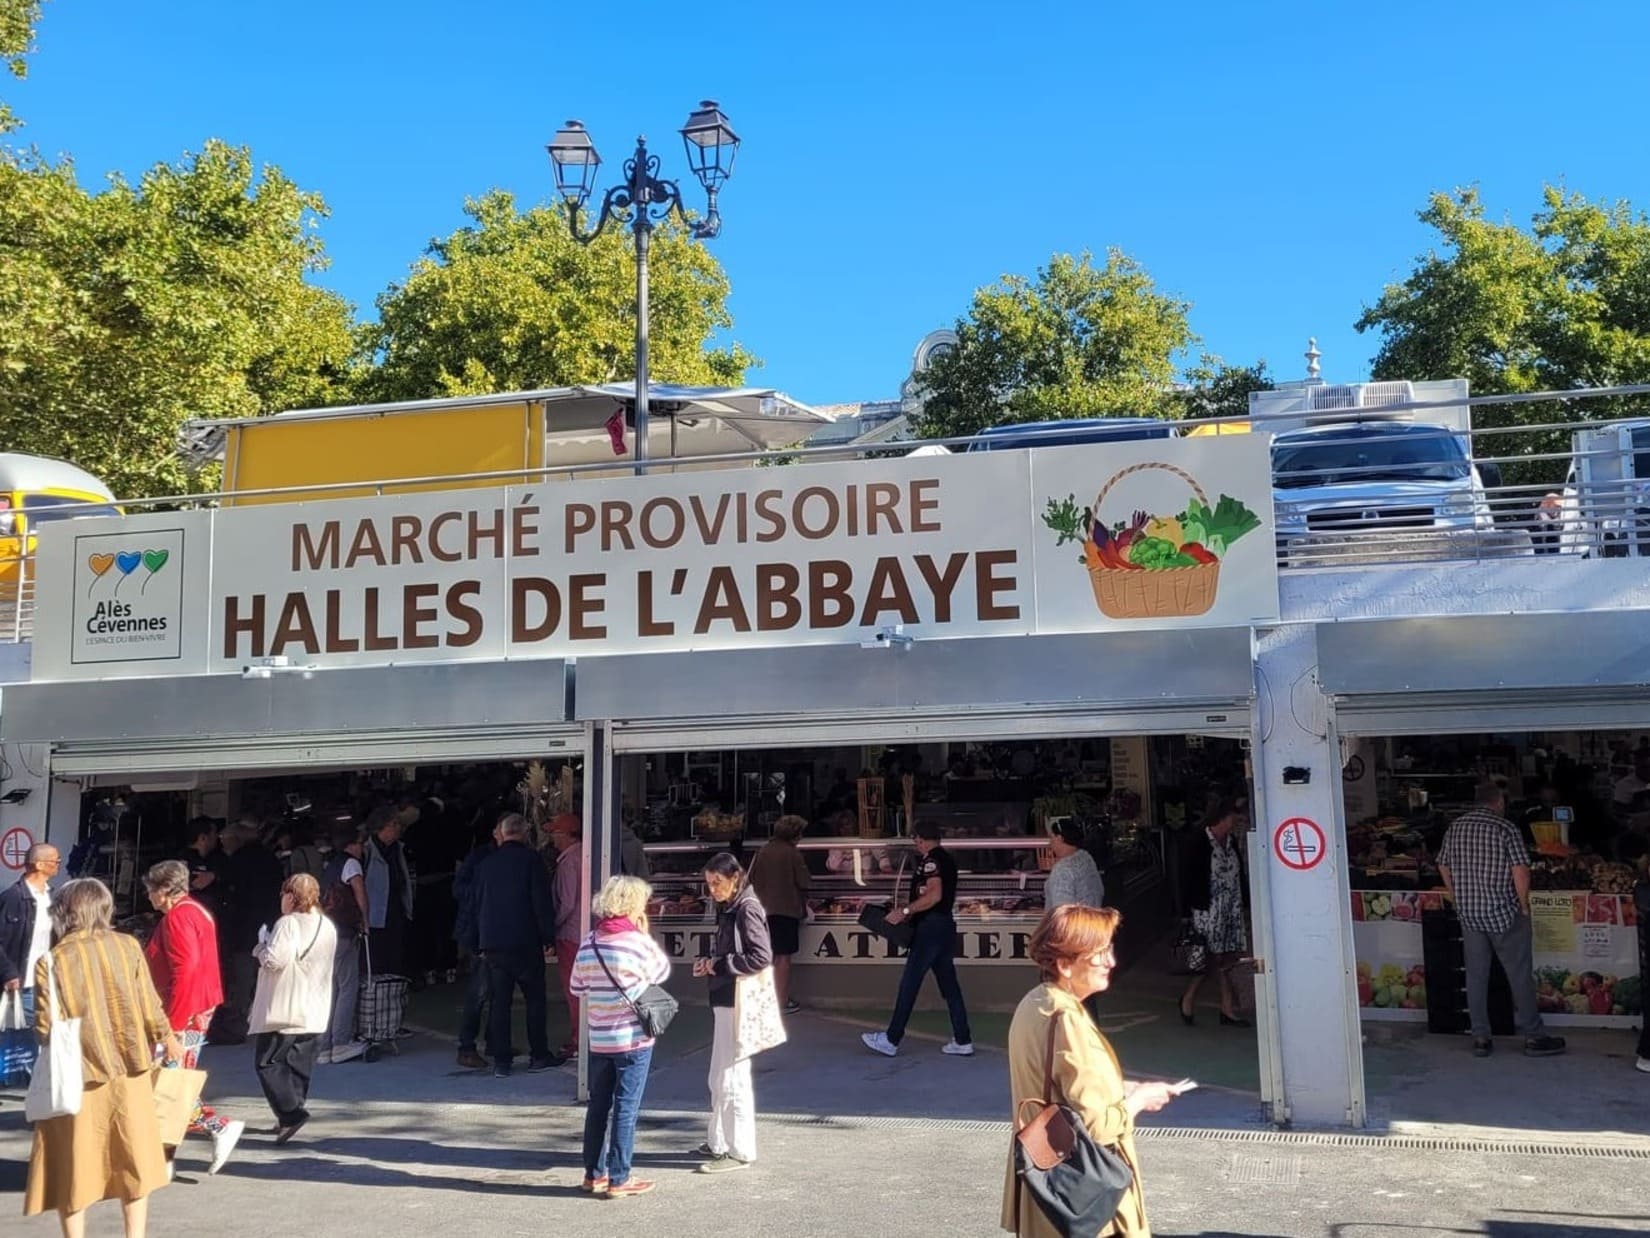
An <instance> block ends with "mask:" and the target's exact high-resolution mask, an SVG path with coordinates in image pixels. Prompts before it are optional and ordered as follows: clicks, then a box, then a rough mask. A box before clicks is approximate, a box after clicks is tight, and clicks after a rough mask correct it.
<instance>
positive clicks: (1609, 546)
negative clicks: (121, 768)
mask: <svg viewBox="0 0 1650 1238" xmlns="http://www.w3.org/2000/svg"><path fill="white" fill-rule="evenodd" d="M1605 401H1609V402H1611V404H1612V406H1606V407H1604V408H1603V410H1602V411H1595V413H1594V414H1593V415H1592V416H1590V417H1583V416H1579V415H1578V416H1570V415H1569V414H1570V413H1571V412H1579V411H1580V410H1581V409H1582V408H1584V407H1589V408H1592V409H1594V410H1599V409H1600V407H1601V404H1602V402H1605ZM1530 405H1550V406H1552V407H1553V408H1554V410H1555V412H1556V415H1557V416H1558V418H1559V419H1557V420H1542V421H1539V422H1537V423H1535V424H1528V425H1503V424H1495V422H1497V421H1503V420H1506V418H1507V417H1508V416H1509V415H1510V412H1509V410H1515V409H1519V408H1524V407H1526V406H1530ZM1634 406H1636V407H1634ZM1462 408H1466V409H1467V410H1469V412H1468V419H1469V420H1470V421H1471V422H1472V425H1471V428H1470V430H1468V429H1464V428H1461V427H1453V428H1452V427H1445V426H1432V425H1430V424H1429V423H1427V421H1426V418H1427V416H1428V414H1429V411H1432V410H1443V409H1462ZM1400 415H1402V416H1400ZM1641 418H1642V419H1643V420H1644V436H1645V437H1644V444H1645V446H1644V449H1643V450H1642V452H1640V451H1638V450H1636V444H1635V445H1633V449H1629V450H1628V451H1627V452H1626V453H1625V456H1626V458H1625V460H1623V459H1621V458H1620V457H1621V454H1622V453H1620V452H1618V451H1616V450H1614V449H1605V448H1602V447H1600V448H1595V449H1592V450H1585V449H1582V448H1581V447H1580V445H1579V444H1580V436H1581V435H1582V434H1583V432H1586V431H1591V430H1602V429H1606V428H1609V427H1612V426H1619V425H1621V423H1622V422H1623V421H1637V420H1639V419H1641ZM1289 419H1290V424H1291V426H1295V425H1298V424H1300V423H1304V422H1311V423H1320V427H1321V426H1330V427H1335V426H1343V427H1344V426H1346V425H1348V424H1350V423H1354V422H1356V423H1358V425H1359V427H1360V429H1345V430H1344V433H1343V432H1342V431H1341V430H1335V429H1324V428H1319V429H1317V430H1315V431H1314V432H1313V434H1312V443H1313V446H1314V448H1316V449H1319V450H1320V451H1322V452H1327V453H1328V454H1329V456H1330V457H1331V458H1332V457H1333V455H1334V453H1335V452H1336V451H1340V452H1342V453H1343V454H1344V455H1345V456H1346V457H1347V458H1345V459H1343V460H1342V461H1341V462H1339V463H1330V464H1325V465H1317V464H1315V465H1313V466H1311V467H1310V468H1307V467H1301V468H1296V469H1290V468H1287V467H1280V468H1278V469H1276V470H1275V472H1274V483H1275V489H1274V515H1275V517H1276V522H1277V547H1276V550H1277V555H1278V564H1279V567H1280V569H1282V570H1285V571H1291V572H1296V571H1313V570H1325V569H1345V568H1350V567H1369V566H1378V565H1394V564H1399V565H1401V564H1414V563H1426V562H1439V561H1458V562H1464V561H1484V560H1496V559H1509V558H1515V559H1522V558H1531V557H1535V556H1542V555H1571V556H1577V557H1581V558H1615V557H1624V556H1631V557H1641V556H1642V557H1647V558H1650V384H1638V385H1624V386H1615V387H1598V388H1587V389H1577V390H1568V391H1548V392H1528V393H1522V394H1519V395H1511V396H1474V397H1470V398H1461V399H1449V400H1443V401H1415V402H1411V403H1406V404H1389V405H1385V406H1382V407H1379V408H1366V409H1346V410H1336V411H1334V412H1314V413H1298V414H1290V415H1289ZM1405 419H1412V421H1411V428H1410V429H1409V430H1408V431H1406V432H1403V434H1402V439H1403V446H1404V448H1405V449H1407V450H1406V451H1405V452H1404V453H1397V452H1389V453H1388V454H1387V455H1386V456H1384V457H1382V458H1380V459H1372V458H1371V457H1369V455H1368V453H1367V452H1365V454H1364V457H1363V458H1360V457H1359V455H1358V453H1359V451H1360V449H1361V448H1364V447H1366V446H1367V444H1368V438H1367V436H1366V435H1365V434H1364V433H1363V432H1362V429H1361V427H1367V426H1371V425H1375V426H1379V425H1381V424H1382V423H1390V422H1393V421H1400V420H1405ZM1173 426H1174V430H1175V432H1176V433H1178V434H1180V435H1186V434H1189V433H1191V432H1193V431H1195V430H1198V429H1208V430H1220V431H1222V432H1224V431H1241V430H1244V429H1248V428H1251V426H1252V427H1253V428H1254V429H1255V430H1267V429H1270V428H1271V427H1270V426H1269V424H1268V420H1267V419H1257V420H1256V421H1255V422H1253V423H1251V422H1250V420H1249V419H1248V418H1246V417H1209V418H1194V419H1188V420H1185V421H1178V422H1175V423H1173ZM1037 433H1038V438H1039V440H1044V439H1047V438H1048V437H1051V436H1053V437H1061V436H1063V435H1067V434H1069V437H1070V438H1071V440H1072V441H1073V443H1082V442H1085V441H1088V442H1092V441H1095V439H1096V434H1095V431H1094V430H1093V429H1092V428H1091V427H1085V426H1083V425H1074V426H1073V427H1071V429H1070V430H1069V432H1067V431H1061V430H1054V431H1047V430H1041V429H1040V430H1039V431H1038V432H1037ZM1101 441H1129V440H1122V439H1111V440H1106V439H1102V440H1101ZM1134 441H1138V440H1134ZM1286 441H1287V440H1286ZM1452 445H1453V446H1452ZM934 446H937V447H944V448H946V449H948V450H950V451H953V452H964V451H968V450H969V449H970V448H971V447H972V448H974V449H975V450H979V449H980V441H979V439H978V438H977V437H976V436H957V437H951V438H937V439H923V440H919V441H905V442H897V443H889V442H886V441H878V442H875V443H864V442H858V443H854V442H850V443H841V444H833V445H830V446H823V447H810V446H797V447H792V448H787V449H780V450H767V451H762V450H753V451H743V452H730V453H724V454H718V455H706V456H694V457H687V458H670V457H665V458H656V459H650V460H647V461H645V462H642V463H641V465H640V468H641V469H642V470H643V471H645V472H647V473H666V474H668V473H674V472H678V471H684V470H685V471H705V470H715V469H722V468H732V469H738V468H758V467H768V466H775V465H782V464H791V463H802V462H813V461H821V460H842V459H849V460H852V459H886V458H897V457H900V456H903V455H906V454H908V453H910V452H911V451H913V450H915V449H917V448H919V447H934ZM1282 446H1283V444H1282V443H1279V444H1277V445H1275V447H1274V458H1275V459H1278V458H1279V456H1278V452H1279V450H1280V448H1281V447H1282ZM1004 449H1009V448H999V447H997V446H996V445H993V447H992V450H1004ZM1410 457H1413V458H1410ZM1640 463H1642V464H1643V465H1644V468H1643V469H1642V470H1640V469H1638V468H1637V467H1636V466H1637V465H1638V464H1640ZM1617 464H1626V465H1627V466H1628V467H1627V470H1626V475H1625V476H1621V477H1616V478H1613V479H1610V478H1609V475H1610V474H1611V472H1612V471H1613V466H1615V465H1617ZM637 467H638V466H637V464H636V463H635V462H631V461H624V462H622V463H621V462H618V461H603V462H599V463H591V464H559V465H546V466H542V467H538V468H511V469H500V470H495V471H489V472H460V473H445V474H429V475H422V476H415V477H384V478H376V479H369V480H360V481H344V482H324V483H313V484H305V485H294V486H278V487H265V488H257V489H225V490H216V491H206V492H199V493H191V494H173V495H162V496H159V497H155V498H146V499H133V500H122V501H121V503H120V506H121V507H122V508H124V509H125V510H126V511H127V512H141V511H147V510H162V509H167V510H176V509H201V508H214V507H219V506H222V505H224V504H226V503H227V504H233V503H236V502H245V501H247V500H265V501H268V500H275V501H292V502H306V501H324V500H326V499H328V498H332V497H339V496H345V495H359V494H362V493H363V492H365V493H370V494H375V495H388V494H400V493H408V492H412V491H421V490H422V491H427V490H432V489H433V490H439V489H445V488H451V489H459V488H474V487H481V486H486V485H489V484H492V485H498V486H504V485H520V484H532V483H535V482H540V483H545V484H553V483H555V482H558V481H566V480H575V479H578V478H580V477H585V476H588V475H591V474H597V475H607V476H614V477H620V476H622V477H629V476H633V475H634V473H635V471H636V469H637ZM1641 473H1642V475H1640V474H1641ZM1600 475H1602V478H1603V479H1601V478H1600ZM1308 482H1309V483H1310V484H1301V483H1308ZM32 576H33V572H32V563H30V562H28V561H27V560H25V561H23V562H21V563H18V562H12V563H4V562H0V641H18V640H27V639H29V637H30V635H31V634H32V630H33V615H34V585H33V579H32ZM7 582H10V583H9V584H8V583H7Z"/></svg>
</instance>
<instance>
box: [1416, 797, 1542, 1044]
mask: <svg viewBox="0 0 1650 1238" xmlns="http://www.w3.org/2000/svg"><path fill="white" fill-rule="evenodd" d="M1506 808H1507V796H1506V792H1505V791H1503V790H1502V789H1501V788H1500V787H1499V786H1497V785H1496V784H1494V783H1485V784H1484V785H1483V786H1481V787H1479V788H1478V795H1477V807H1476V808H1473V809H1471V810H1470V811H1468V812H1465V813H1463V814H1462V815H1461V816H1459V817H1457V818H1456V819H1455V821H1454V822H1452V823H1451V825H1450V827H1449V832H1448V833H1447V834H1445V835H1444V845H1443V847H1442V848H1441V849H1440V850H1439V852H1438V873H1439V875H1440V876H1441V877H1443V879H1444V888H1445V889H1447V890H1448V891H1449V896H1450V900H1451V901H1452V902H1453V903H1454V904H1455V911H1456V914H1457V915H1458V916H1460V918H1461V938H1462V942H1463V944H1464V946H1465V948H1466V956H1467V1011H1468V1013H1469V1014H1470V1015H1471V1016H1472V1052H1473V1056H1474V1057H1488V1056H1489V1055H1490V1054H1491V1053H1492V1052H1493V1051H1494V1049H1495V1041H1493V1040H1492V1039H1490V965H1491V963H1490V960H1491V955H1492V952H1493V955H1494V957H1495V958H1498V959H1500V960H1501V966H1502V968H1503V969H1504V970H1505V971H1506V973H1507V983H1508V984H1509V985H1510V986H1511V987H1512V996H1513V1008H1514V1010H1515V1011H1516V1012H1517V1017H1518V1034H1519V1035H1520V1036H1522V1037H1524V1053H1525V1055H1526V1056H1527V1057H1552V1056H1553V1055H1554V1054H1558V1053H1563V1052H1564V1038H1563V1037H1562V1036H1548V1035H1546V1034H1545V1031H1544V1029H1543V1027H1542V1023H1541V1011H1540V1009H1539V1008H1538V1007H1537V1006H1536V1001H1535V960H1534V948H1533V942H1532V940H1531V934H1530V853H1529V852H1528V851H1526V850H1525V849H1524V840H1523V838H1522V837H1520V835H1519V833H1518V827H1517V826H1515V825H1514V824H1513V823H1512V822H1511V821H1508V820H1507V819H1506V815H1505V814H1506Z"/></svg>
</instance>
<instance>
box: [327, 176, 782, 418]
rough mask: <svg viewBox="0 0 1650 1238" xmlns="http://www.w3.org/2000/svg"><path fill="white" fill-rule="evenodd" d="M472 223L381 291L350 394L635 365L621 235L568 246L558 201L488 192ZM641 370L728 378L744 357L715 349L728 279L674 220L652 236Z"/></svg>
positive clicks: (460, 388)
mask: <svg viewBox="0 0 1650 1238" xmlns="http://www.w3.org/2000/svg"><path fill="white" fill-rule="evenodd" d="M465 213H466V214H467V215H468V216H469V217H470V219H471V220H472V223H470V224H469V225H467V226H465V227H463V228H460V229H458V230H457V231H455V232H454V233H452V235H450V236H448V237H446V238H444V239H442V240H437V241H435V242H433V243H432V244H431V246H430V249H429V252H428V254H427V255H426V256H425V257H423V258H421V259H420V260H419V261H418V262H417V263H415V264H414V266H413V269H412V273H411V274H410V275H409V276H408V277H407V279H406V280H405V281H404V282H403V283H400V284H396V285H392V286H391V287H390V289H389V290H388V291H387V292H385V293H384V294H383V295H382V296H380V297H379V298H378V312H379V321H378V322H377V323H376V324H373V325H372V326H370V327H368V328H366V329H365V331H364V342H365V345H366V348H367V350H368V352H369V353H370V356H371V360H372V361H373V363H374V364H372V365H371V366H370V367H369V368H366V369H364V370H363V371H362V372H361V375H360V380H361V381H360V384H359V388H358V394H359V395H360V396H361V398H363V399H369V400H410V399H422V398H428V397H436V396H444V395H468V394H475V393H479V392H489V391H512V390H515V391H520V390H530V389H532V388H537V387H560V386H571V385H574V384H580V383H600V382H611V381H615V380H621V379H624V378H627V377H629V376H630V375H631V374H633V373H634V372H635V366H636V361H635V356H636V351H635V333H636V316H635V304H636V283H635V278H636V277H635V265H634V257H633V254H632V250H631V237H630V234H629V233H628V232H626V231H623V230H620V229H617V228H610V229H609V231H607V232H605V233H604V234H603V235H602V236H601V237H600V238H599V239H598V240H597V241H595V242H594V243H593V244H591V245H588V246H586V245H582V244H580V243H579V242H577V241H576V240H574V238H573V236H572V234H571V232H570V231H569V229H568V226H567V215H566V212H565V209H564V208H561V207H534V208H531V209H529V210H526V211H519V210H517V208H516V204H515V200H514V198H513V197H512V196H511V195H510V194H508V193H504V192H502V191H494V192H492V193H489V194H487V195H485V196H483V197H481V198H478V199H474V200H472V201H470V202H468V203H466V204H465ZM649 271H650V279H649V293H650V302H651V312H650V314H649V327H650V334H649V358H648V360H649V364H648V369H649V371H650V373H651V374H652V376H653V378H654V379H655V380H657V381H659V382H671V383H699V384H706V385H736V384H738V383H740V382H742V381H743V379H744V376H745V371H746V370H747V369H748V368H749V367H750V366H752V365H753V364H755V360H754V358H752V357H751V356H750V355H749V354H748V353H746V352H745V351H744V349H742V348H741V347H739V345H737V344H731V345H728V346H726V347H712V346H711V340H712V337H713V335H714V334H715V333H716V332H717V331H719V330H721V329H724V328H727V327H729V326H731V325H732V318H731V317H730V316H729V314H728V311H727V307H726V303H727V296H728V279H727V276H726V275H725V274H724V273H723V271H722V269H721V267H720V266H719V265H718V263H717V262H716V259H715V258H714V256H712V254H711V253H710V251H709V250H708V249H707V248H706V247H705V246H704V245H702V244H701V243H699V242H698V241H695V240H693V239H692V237H690V236H689V235H688V234H687V233H686V232H685V231H684V230H683V229H681V228H678V227H675V226H674V225H670V226H665V227H661V228H660V229H659V230H658V231H657V232H655V233H654V234H653V238H652V249H651V263H650V267H649Z"/></svg>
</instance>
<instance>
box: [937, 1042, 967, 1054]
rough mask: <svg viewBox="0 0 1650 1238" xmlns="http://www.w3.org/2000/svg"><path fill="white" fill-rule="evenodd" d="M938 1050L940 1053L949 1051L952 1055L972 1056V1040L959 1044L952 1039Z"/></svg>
mask: <svg viewBox="0 0 1650 1238" xmlns="http://www.w3.org/2000/svg"><path fill="white" fill-rule="evenodd" d="M940 1052H941V1053H949V1054H950V1055H951V1056H952V1057H973V1056H974V1042H973V1041H970V1042H969V1043H968V1044H966V1045H959V1044H958V1043H957V1042H956V1041H954V1040H953V1041H951V1042H950V1043H949V1044H947V1045H946V1046H945V1048H943V1049H941V1050H940Z"/></svg>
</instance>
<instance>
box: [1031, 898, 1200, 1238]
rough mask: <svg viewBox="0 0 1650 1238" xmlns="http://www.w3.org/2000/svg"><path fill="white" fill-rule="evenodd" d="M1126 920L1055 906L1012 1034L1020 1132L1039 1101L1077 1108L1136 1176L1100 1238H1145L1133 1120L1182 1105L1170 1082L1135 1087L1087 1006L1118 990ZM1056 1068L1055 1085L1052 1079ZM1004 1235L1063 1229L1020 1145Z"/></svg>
mask: <svg viewBox="0 0 1650 1238" xmlns="http://www.w3.org/2000/svg"><path fill="white" fill-rule="evenodd" d="M1122 919H1123V917H1122V916H1120V915H1119V914H1118V913H1117V912H1116V911H1115V910H1114V909H1112V908H1110V907H1084V906H1081V905H1079V904H1076V903H1067V904H1065V905H1064V906H1060V907H1053V908H1050V909H1049V910H1048V911H1047V912H1045V913H1044V914H1043V919H1042V922H1041V923H1039V924H1038V926H1037V930H1036V932H1034V933H1033V934H1032V935H1031V947H1030V949H1031V959H1032V962H1034V963H1036V964H1037V970H1038V972H1039V973H1040V974H1041V976H1042V983H1041V984H1039V985H1038V986H1037V987H1036V988H1034V989H1032V990H1031V992H1029V993H1027V994H1026V995H1025V997H1024V998H1022V999H1021V1001H1020V1005H1019V1007H1018V1008H1017V1009H1016V1010H1015V1011H1014V1018H1013V1021H1012V1022H1011V1023H1010V1024H1009V1028H1008V1074H1009V1104H1010V1105H1011V1106H1012V1107H1013V1108H1012V1113H1013V1121H1014V1129H1015V1131H1016V1133H1018V1131H1019V1130H1020V1129H1021V1127H1022V1126H1023V1125H1024V1124H1025V1122H1026V1120H1028V1119H1029V1118H1031V1117H1033V1116H1035V1112H1036V1110H1035V1108H1034V1107H1033V1106H1032V1105H1026V1106H1024V1110H1023V1112H1022V1108H1021V1102H1023V1101H1028V1100H1033V1101H1035V1100H1041V1099H1042V1098H1044V1097H1047V1098H1048V1099H1049V1100H1051V1101H1055V1102H1057V1103H1060V1104H1063V1105H1066V1106H1068V1107H1070V1108H1071V1109H1073V1110H1075V1111H1076V1113H1077V1115H1078V1117H1079V1118H1081V1119H1082V1122H1083V1125H1084V1126H1085V1127H1087V1128H1088V1132H1089V1134H1090V1136H1092V1137H1093V1139H1094V1141H1095V1142H1096V1143H1097V1144H1099V1145H1101V1146H1102V1147H1108V1148H1116V1149H1117V1151H1118V1153H1119V1154H1120V1155H1121V1156H1122V1158H1123V1159H1124V1160H1125V1161H1126V1162H1128V1165H1129V1168H1130V1169H1131V1170H1132V1171H1133V1173H1134V1178H1133V1181H1131V1182H1130V1184H1129V1189H1128V1190H1127V1191H1126V1192H1125V1193H1124V1195H1123V1198H1122V1201H1121V1202H1120V1203H1119V1205H1118V1209H1117V1214H1116V1215H1115V1216H1114V1217H1113V1218H1112V1220H1111V1223H1110V1224H1109V1225H1107V1226H1106V1227H1105V1228H1104V1229H1102V1230H1101V1231H1100V1233H1101V1234H1102V1235H1125V1236H1127V1238H1144V1236H1147V1235H1150V1233H1151V1227H1150V1226H1149V1225H1148V1224H1147V1222H1146V1205H1145V1196H1144V1195H1143V1193H1142V1191H1141V1186H1140V1161H1139V1159H1138V1158H1137V1157H1136V1155H1135V1150H1134V1119H1135V1116H1136V1115H1137V1114H1140V1113H1154V1112H1156V1111H1157V1110H1159V1109H1161V1108H1163V1106H1164V1105H1166V1104H1168V1103H1169V1102H1170V1101H1171V1100H1173V1099H1174V1097H1175V1095H1176V1093H1175V1092H1174V1091H1173V1090H1172V1089H1170V1087H1169V1085H1168V1084H1166V1083H1134V1082H1131V1081H1129V1080H1125V1079H1124V1078H1123V1070H1122V1067H1121V1066H1119V1065H1118V1062H1117V1054H1116V1053H1114V1052H1113V1051H1112V1047H1111V1045H1110V1043H1109V1042H1108V1041H1107V1040H1106V1038H1105V1037H1104V1036H1102V1035H1101V1034H1100V1031H1099V1029H1098V1028H1097V1027H1096V1026H1095V1024H1094V1020H1093V1019H1091V1018H1090V1017H1089V1013H1088V1011H1087V1010H1086V1009H1085V1008H1084V1005H1083V1002H1084V1000H1085V999H1086V998H1088V997H1091V996H1093V995H1094V994H1097V993H1101V992H1104V991H1105V990H1106V989H1108V988H1110V987H1111V973H1112V969H1113V968H1114V967H1115V966H1116V965H1117V957H1116V955H1115V954H1114V953H1113V952H1112V941H1113V939H1114V938H1115V936H1116V934H1117V926H1118V925H1119V924H1120V923H1121V922H1122ZM1048 1062H1052V1063H1053V1066H1054V1069H1053V1078H1049V1077H1048V1076H1047V1074H1046V1073H1045V1063H1048ZM1002 1227H1003V1228H1004V1229H1006V1230H1008V1231H1009V1232H1011V1233H1014V1234H1019V1235H1021V1238H1053V1236H1054V1235H1056V1234H1058V1233H1059V1232H1060V1231H1059V1230H1058V1229H1057V1228H1056V1227H1055V1225H1054V1223H1053V1222H1052V1221H1050V1220H1049V1218H1048V1217H1047V1216H1045V1215H1044V1214H1043V1212H1042V1210H1041V1209H1039V1208H1038V1206H1037V1202H1036V1200H1035V1199H1034V1198H1033V1197H1032V1196H1031V1194H1030V1193H1029V1192H1028V1191H1026V1190H1025V1189H1024V1188H1023V1187H1022V1186H1021V1184H1020V1180H1019V1177H1018V1175H1016V1174H1015V1172H1014V1157H1013V1152H1012V1145H1010V1154H1009V1161H1008V1178H1007V1181H1006V1182H1005V1184H1004V1186H1003V1212H1002Z"/></svg>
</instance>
